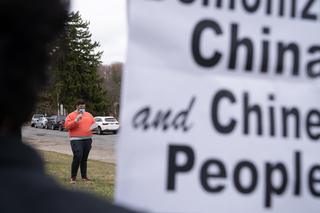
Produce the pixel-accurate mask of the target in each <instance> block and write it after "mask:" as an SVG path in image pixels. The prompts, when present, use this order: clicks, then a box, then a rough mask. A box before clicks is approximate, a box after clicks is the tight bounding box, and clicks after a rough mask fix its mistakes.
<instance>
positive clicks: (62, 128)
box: [59, 119, 66, 131]
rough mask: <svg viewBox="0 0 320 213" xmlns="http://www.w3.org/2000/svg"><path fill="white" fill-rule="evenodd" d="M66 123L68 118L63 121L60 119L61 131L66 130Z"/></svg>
mask: <svg viewBox="0 0 320 213" xmlns="http://www.w3.org/2000/svg"><path fill="white" fill-rule="evenodd" d="M65 123H66V120H65V119H64V120H62V121H60V124H59V130H60V131H63V130H65V128H64V124H65Z"/></svg>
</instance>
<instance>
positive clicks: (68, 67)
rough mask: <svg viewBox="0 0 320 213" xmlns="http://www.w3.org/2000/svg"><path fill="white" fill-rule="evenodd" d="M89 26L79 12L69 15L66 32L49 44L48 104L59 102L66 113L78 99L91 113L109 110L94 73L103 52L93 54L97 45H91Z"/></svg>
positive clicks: (99, 82)
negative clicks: (50, 61) (49, 98)
mask: <svg viewBox="0 0 320 213" xmlns="http://www.w3.org/2000/svg"><path fill="white" fill-rule="evenodd" d="M89 24H90V22H87V21H86V22H84V21H83V20H82V19H81V16H80V14H79V11H78V12H76V13H74V12H71V13H70V14H69V17H68V22H67V23H66V27H65V32H63V33H62V34H61V35H60V36H59V37H58V38H57V40H56V41H55V42H54V43H53V44H52V52H51V53H50V54H51V55H52V65H51V67H50V72H51V75H52V81H51V86H50V87H49V88H48V91H49V93H50V94H51V101H52V102H53V103H57V101H59V104H63V106H64V108H66V109H67V110H68V111H69V112H70V111H72V110H74V108H75V101H76V100H77V99H80V98H81V99H84V100H85V101H86V106H87V110H88V111H91V112H92V111H95V112H105V111H108V108H109V107H110V105H109V104H108V98H107V90H103V89H102V83H103V78H101V77H100V76H99V74H98V70H97V69H98V66H99V65H100V64H101V61H100V58H101V55H102V52H97V53H95V52H94V49H95V48H96V47H99V46H100V44H99V42H92V41H91V35H92V34H91V33H90V32H89Z"/></svg>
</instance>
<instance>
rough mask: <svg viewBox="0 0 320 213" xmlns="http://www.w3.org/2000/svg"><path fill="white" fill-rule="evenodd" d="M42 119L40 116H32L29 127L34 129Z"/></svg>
mask: <svg viewBox="0 0 320 213" xmlns="http://www.w3.org/2000/svg"><path fill="white" fill-rule="evenodd" d="M41 117H44V115H42V114H34V115H33V116H32V118H31V127H34V126H35V124H36V123H37V121H38V120H39V118H41Z"/></svg>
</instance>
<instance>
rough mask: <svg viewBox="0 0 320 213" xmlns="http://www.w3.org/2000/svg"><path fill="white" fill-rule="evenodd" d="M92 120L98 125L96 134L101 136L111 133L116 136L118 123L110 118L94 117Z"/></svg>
mask: <svg viewBox="0 0 320 213" xmlns="http://www.w3.org/2000/svg"><path fill="white" fill-rule="evenodd" d="M94 120H95V121H96V123H97V124H98V134H99V135H102V134H103V132H113V134H117V132H118V129H119V127H120V125H119V122H118V121H117V120H116V119H115V118H114V117H111V116H105V117H103V116H97V117H94Z"/></svg>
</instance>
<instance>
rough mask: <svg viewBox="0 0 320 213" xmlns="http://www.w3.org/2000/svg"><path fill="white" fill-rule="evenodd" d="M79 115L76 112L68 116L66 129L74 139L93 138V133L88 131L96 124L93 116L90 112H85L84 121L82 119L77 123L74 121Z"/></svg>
mask: <svg viewBox="0 0 320 213" xmlns="http://www.w3.org/2000/svg"><path fill="white" fill-rule="evenodd" d="M78 115H79V114H78V113H77V112H76V111H74V112H72V113H70V114H69V115H68V116H67V119H66V122H65V124H64V128H65V129H66V130H68V131H69V137H70V138H72V137H88V136H89V137H90V136H92V131H91V130H89V131H88V129H89V128H90V127H91V125H92V124H95V123H96V122H95V121H94V119H93V116H92V115H91V114H90V113H88V112H84V113H83V115H82V119H80V120H79V121H78V122H75V121H74V120H76V118H77V117H78Z"/></svg>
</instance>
